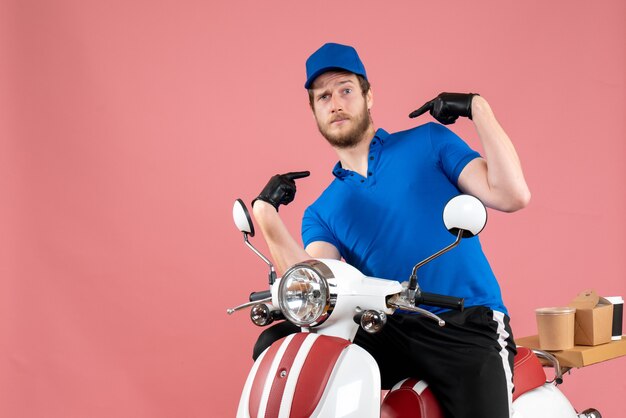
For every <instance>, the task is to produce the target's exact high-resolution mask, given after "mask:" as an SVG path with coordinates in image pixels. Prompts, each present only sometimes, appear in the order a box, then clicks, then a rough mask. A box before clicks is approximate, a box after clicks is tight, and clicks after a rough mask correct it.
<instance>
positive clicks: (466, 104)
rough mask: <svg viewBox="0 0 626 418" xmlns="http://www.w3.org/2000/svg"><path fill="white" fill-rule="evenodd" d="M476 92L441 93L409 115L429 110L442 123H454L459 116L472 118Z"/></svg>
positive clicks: (416, 115) (413, 115)
mask: <svg viewBox="0 0 626 418" xmlns="http://www.w3.org/2000/svg"><path fill="white" fill-rule="evenodd" d="M474 96H478V94H477V93H441V94H439V96H437V97H435V98H434V99H433V100H431V101H429V102H426V103H425V104H424V106H422V107H420V108H419V109H417V110H416V111H414V112H411V114H410V115H409V117H410V118H416V117H418V116H419V115H421V114H423V113H426V112H427V111H429V110H430V114H431V115H432V116H433V117H434V118H435V119H437V120H438V121H439V122H440V123H442V124H444V125H450V124H452V123H454V122H455V121H456V120H457V118H458V117H459V116H465V117H468V118H470V119H472V99H473V98H474Z"/></svg>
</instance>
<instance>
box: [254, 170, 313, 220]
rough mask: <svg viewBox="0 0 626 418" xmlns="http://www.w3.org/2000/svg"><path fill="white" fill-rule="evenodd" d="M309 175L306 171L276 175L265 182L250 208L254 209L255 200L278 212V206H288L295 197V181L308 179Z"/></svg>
mask: <svg viewBox="0 0 626 418" xmlns="http://www.w3.org/2000/svg"><path fill="white" fill-rule="evenodd" d="M310 174H311V173H309V172H308V171H297V172H293V173H286V174H276V175H275V176H273V177H272V178H271V179H270V181H268V182H267V185H266V186H265V187H264V188H263V190H262V191H261V194H259V196H258V197H257V198H256V199H254V200H253V201H252V206H253V207H254V202H256V201H257V200H262V201H264V202H267V203H269V204H270V205H272V206H274V207H275V208H276V211H277V212H278V207H279V206H280V205H288V204H289V203H291V202H292V201H293V198H294V197H295V196H296V182H295V180H296V179H301V178H303V177H308V176H309V175H310Z"/></svg>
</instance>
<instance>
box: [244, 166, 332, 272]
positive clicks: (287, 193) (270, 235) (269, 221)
mask: <svg viewBox="0 0 626 418" xmlns="http://www.w3.org/2000/svg"><path fill="white" fill-rule="evenodd" d="M308 175H309V172H308V171H303V172H297V173H287V174H281V175H278V174H277V175H275V176H273V177H272V178H271V179H270V181H269V182H268V183H267V185H266V186H265V188H264V189H263V191H261V194H260V195H259V196H258V197H257V198H256V199H254V201H253V202H252V213H253V214H254V218H255V219H256V221H257V224H258V225H259V228H260V229H261V231H262V232H263V237H264V238H265V242H266V243H267V246H268V247H269V250H270V253H271V255H272V260H273V261H274V264H275V267H276V269H277V270H278V273H279V274H282V273H284V272H285V270H286V269H288V268H289V267H291V266H292V265H294V264H296V263H298V262H301V261H304V260H308V259H310V258H336V259H339V258H340V256H339V251H338V250H337V249H336V248H335V247H334V246H333V245H331V244H328V243H325V242H314V243H311V244H310V245H309V246H308V247H307V251H305V250H304V248H302V246H301V245H300V244H299V243H298V242H297V241H296V240H295V239H294V238H293V236H292V235H291V234H290V233H289V231H288V230H287V227H286V226H285V224H284V222H283V221H282V219H281V218H280V216H279V215H278V207H279V206H280V205H287V204H289V203H291V202H292V201H293V199H294V197H295V194H296V183H295V180H296V179H299V178H302V177H307V176H308Z"/></svg>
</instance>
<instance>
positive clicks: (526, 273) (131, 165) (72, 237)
mask: <svg viewBox="0 0 626 418" xmlns="http://www.w3.org/2000/svg"><path fill="white" fill-rule="evenodd" d="M625 4H626V3H624V2H623V1H622V0H614V1H599V2H596V3H594V5H593V6H591V5H590V3H588V2H576V1H575V2H572V1H565V0H560V1H552V2H545V1H525V2H502V1H479V2H466V1H453V2H436V1H435V2H416V1H397V2H377V3H376V4H374V2H371V4H370V3H366V2H362V1H353V0H346V1H344V2H342V3H336V2H327V1H318V2H308V3H306V4H305V3H302V2H287V1H285V2H258V1H240V0H236V1H229V2H225V1H224V2H208V1H199V0H188V1H184V2H178V1H174V0H163V1H158V2H154V1H147V0H146V1H119V0H114V1H108V2H96V1H89V2H85V1H82V0H81V1H79V0H56V1H45V0H43V1H41V0H40V1H33V0H4V1H2V3H1V4H0V147H1V148H0V202H1V203H0V236H2V239H1V240H0V416H2V417H49V418H57V417H58V418H61V417H63V418H73V417H76V418H78V417H112V416H115V417H229V416H233V415H234V411H235V409H236V404H237V400H238V396H239V392H240V390H241V387H242V385H243V383H244V380H245V376H246V374H247V371H248V368H249V366H250V365H251V360H250V352H251V347H252V344H253V342H254V341H255V338H256V335H257V333H258V332H259V329H258V328H256V327H254V326H253V325H251V324H250V323H249V321H248V319H247V315H246V314H241V315H236V316H234V317H228V316H227V315H226V313H225V310H226V308H227V307H229V306H233V305H235V304H237V303H239V302H243V301H245V299H246V295H247V294H248V293H249V291H251V290H261V289H263V288H264V285H265V280H266V276H265V274H266V270H265V267H264V266H263V265H262V264H261V263H260V262H258V261H257V259H256V258H255V257H254V256H253V255H252V253H250V252H248V251H247V250H246V249H245V248H244V246H243V244H242V242H241V237H240V234H239V233H238V232H237V231H236V230H235V228H234V226H233V225H232V223H231V214H230V211H231V207H232V202H233V200H234V199H235V198H236V197H243V198H244V199H245V200H246V201H247V202H249V201H250V200H251V199H252V198H253V197H255V196H256V194H257V193H258V191H259V190H260V188H261V187H262V186H263V185H264V184H265V181H266V179H267V178H268V177H269V176H270V175H272V174H274V173H277V172H286V171H290V170H302V169H308V170H311V172H312V175H311V177H310V178H309V179H306V180H303V181H301V182H300V183H299V184H300V189H299V193H298V197H297V200H296V201H295V202H294V203H293V204H292V205H291V206H289V207H288V208H286V209H284V210H283V211H281V212H282V213H283V214H284V217H285V219H286V220H287V222H288V224H289V226H290V227H291V229H292V230H293V231H294V232H295V233H298V231H299V227H300V215H301V213H302V211H303V209H304V208H305V206H306V205H307V204H308V203H309V202H310V201H311V200H312V199H314V197H315V196H317V194H318V193H319V192H320V191H321V190H322V188H323V187H324V185H325V184H326V183H327V182H328V181H329V180H330V178H331V175H330V168H331V166H332V164H333V163H334V161H335V156H334V154H333V152H332V150H331V149H330V148H328V147H327V146H326V145H325V142H324V140H323V139H321V137H320V136H319V134H318V133H317V131H316V128H315V125H314V122H313V120H312V118H311V115H310V113H309V110H308V107H307V98H306V93H305V91H304V90H303V88H302V84H303V82H304V61H305V59H306V57H307V56H308V54H309V53H310V52H312V51H313V50H315V49H316V48H317V47H319V46H320V45H321V44H322V43H324V42H326V41H336V42H343V43H349V44H353V45H355V46H356V47H357V48H358V50H359V52H360V54H361V57H362V58H363V60H364V62H365V63H366V67H367V69H368V74H369V76H370V80H371V81H372V83H373V88H374V92H375V97H376V103H375V107H374V118H375V121H376V123H377V125H378V126H383V127H385V128H386V129H388V130H390V131H394V130H401V129H406V128H409V127H411V126H413V125H414V123H415V122H414V121H411V120H409V119H408V118H407V117H406V115H407V114H408V113H409V112H410V111H411V110H413V109H414V108H416V106H419V105H421V104H422V103H423V102H424V101H426V100H428V99H430V98H432V97H434V96H435V95H436V94H437V93H439V92H441V91H477V92H480V93H481V94H482V95H483V96H484V97H486V98H487V99H488V100H489V101H490V103H491V105H492V107H493V108H494V110H495V111H496V114H497V116H498V118H499V120H500V121H501V123H502V124H503V126H504V127H505V128H506V130H507V131H508V133H509V134H510V136H511V138H512V139H513V141H514V142H515V144H516V146H517V149H518V151H519V154H520V156H521V158H522V161H523V163H524V167H525V172H526V176H527V180H528V182H529V184H530V187H531V190H532V192H533V199H532V202H531V204H530V206H529V207H528V208H527V209H525V210H524V211H522V212H518V213H515V214H513V215H505V214H499V213H493V212H491V213H490V224H489V225H488V227H487V229H486V231H485V234H484V236H483V243H484V246H485V248H486V251H487V253H488V256H489V257H490V259H491V260H492V264H493V267H494V269H495V271H496V273H497V274H498V276H499V278H500V281H501V284H502V287H503V291H504V295H505V297H506V301H507V302H508V305H509V307H510V311H511V314H512V317H513V326H514V329H515V331H516V335H518V336H523V335H529V334H532V333H534V332H535V323H534V314H533V309H534V308H536V307H539V306H545V305H555V304H564V303H567V302H568V300H570V299H571V298H573V297H574V295H576V293H578V292H579V291H581V290H583V289H585V288H590V287H591V288H595V289H596V290H597V291H598V292H599V293H600V294H603V295H615V294H617V295H622V296H626V261H625V260H626V257H625V256H624V251H625V249H626V238H625V237H626V234H625V233H626V221H625V220H624V213H626V193H625V192H626V182H625V179H626V168H625V164H624V159H625V158H626V150H625V145H624V144H625V139H626V138H625V131H624V116H626V111H625V110H626V109H625V97H626V95H625V93H626V90H625V87H624V78H625V74H626V68H625V52H626V51H625V49H626V47H625V45H626V44H625V43H624V39H626V36H625V35H626V34H625V33H624V32H625V31H624V27H625V24H624V16H626V6H625ZM428 120H430V117H429V116H425V117H422V118H421V119H420V120H419V121H418V122H419V123H423V122H426V121H428ZM453 128H454V129H455V130H456V131H457V132H458V133H460V134H461V135H463V136H464V137H465V138H466V139H467V141H468V142H469V143H470V144H471V145H473V146H475V147H478V146H479V143H478V141H477V138H476V136H475V134H474V131H473V129H472V126H471V123H469V122H468V121H466V120H464V121H461V122H459V123H457V124H456V125H454V127H453ZM418 232H419V231H416V233H418ZM256 243H257V244H258V245H259V246H260V247H261V248H265V246H264V245H263V244H262V241H261V240H256ZM625 375H626V358H621V359H618V360H615V361H612V362H610V363H605V364H600V365H596V366H592V367H588V368H585V369H581V370H575V371H574V372H573V374H572V375H571V376H568V377H567V379H566V383H565V384H564V385H563V386H562V388H563V390H564V391H565V392H566V393H567V394H568V395H570V396H571V399H572V400H573V403H574V405H575V406H576V407H578V408H586V407H588V406H595V407H597V408H599V409H600V410H601V411H602V412H603V413H604V414H605V416H606V417H619V416H623V406H622V405H623V399H622V398H623V395H624V393H626V383H625V382H626V380H624V378H623V377H624V376H625ZM610 376H621V377H620V378H619V379H615V380H614V379H612V378H611V377H610Z"/></svg>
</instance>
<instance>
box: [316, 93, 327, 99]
mask: <svg viewBox="0 0 626 418" xmlns="http://www.w3.org/2000/svg"><path fill="white" fill-rule="evenodd" d="M326 99H328V94H322V95H321V96H320V97H319V98H318V100H326Z"/></svg>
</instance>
